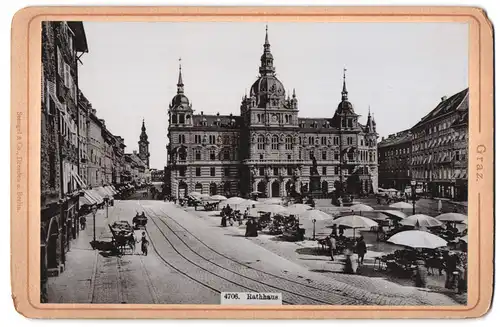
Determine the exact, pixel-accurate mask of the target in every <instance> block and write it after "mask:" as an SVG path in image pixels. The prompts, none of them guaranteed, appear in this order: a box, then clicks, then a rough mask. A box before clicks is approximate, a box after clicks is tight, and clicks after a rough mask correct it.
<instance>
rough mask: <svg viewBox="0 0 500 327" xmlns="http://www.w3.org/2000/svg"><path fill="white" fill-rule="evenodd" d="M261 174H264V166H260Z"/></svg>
mask: <svg viewBox="0 0 500 327" xmlns="http://www.w3.org/2000/svg"><path fill="white" fill-rule="evenodd" d="M259 176H264V167H260V168H259Z"/></svg>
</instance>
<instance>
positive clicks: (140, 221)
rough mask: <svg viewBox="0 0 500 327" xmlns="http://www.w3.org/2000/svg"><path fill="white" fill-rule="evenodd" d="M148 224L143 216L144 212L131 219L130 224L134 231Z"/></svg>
mask: <svg viewBox="0 0 500 327" xmlns="http://www.w3.org/2000/svg"><path fill="white" fill-rule="evenodd" d="M147 222H148V218H147V217H146V215H145V214H144V211H143V212H142V213H141V214H140V215H139V213H137V214H136V215H135V217H134V218H132V224H134V229H140V228H145V227H146V224H147Z"/></svg>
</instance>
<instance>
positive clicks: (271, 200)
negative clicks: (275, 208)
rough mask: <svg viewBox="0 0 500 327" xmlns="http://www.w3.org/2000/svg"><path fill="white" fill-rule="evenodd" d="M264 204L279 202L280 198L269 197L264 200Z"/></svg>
mask: <svg viewBox="0 0 500 327" xmlns="http://www.w3.org/2000/svg"><path fill="white" fill-rule="evenodd" d="M264 203H265V204H281V198H269V199H266V200H264Z"/></svg>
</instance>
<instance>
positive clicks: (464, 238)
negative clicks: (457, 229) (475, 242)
mask: <svg viewBox="0 0 500 327" xmlns="http://www.w3.org/2000/svg"><path fill="white" fill-rule="evenodd" d="M460 239H461V240H462V241H464V242H465V243H469V240H468V238H467V235H465V236H462V237H460Z"/></svg>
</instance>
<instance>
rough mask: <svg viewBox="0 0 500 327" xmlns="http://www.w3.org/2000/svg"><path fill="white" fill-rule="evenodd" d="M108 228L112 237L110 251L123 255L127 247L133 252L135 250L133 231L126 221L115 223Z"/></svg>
mask: <svg viewBox="0 0 500 327" xmlns="http://www.w3.org/2000/svg"><path fill="white" fill-rule="evenodd" d="M108 226H109V229H110V231H111V234H112V235H113V238H112V240H111V246H112V249H113V250H114V251H116V252H117V253H119V254H123V253H124V252H125V249H126V247H127V246H128V247H129V248H130V250H132V252H133V251H134V249H135V238H134V229H133V228H132V226H130V224H129V223H128V221H125V220H120V221H115V222H114V223H113V225H108Z"/></svg>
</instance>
